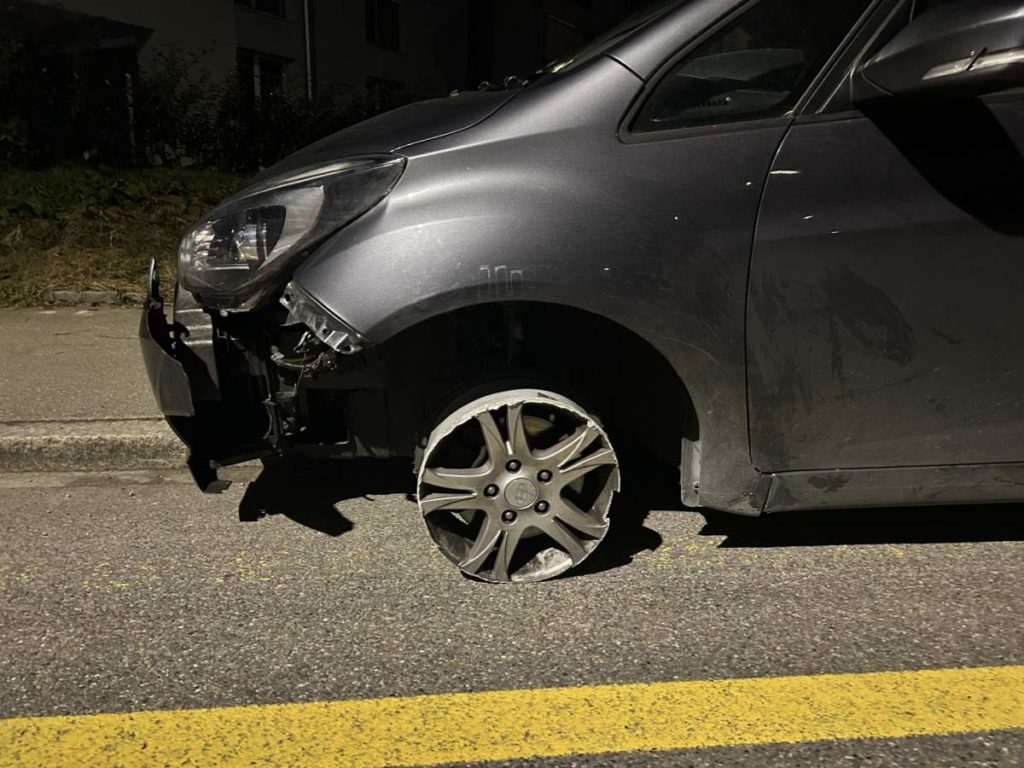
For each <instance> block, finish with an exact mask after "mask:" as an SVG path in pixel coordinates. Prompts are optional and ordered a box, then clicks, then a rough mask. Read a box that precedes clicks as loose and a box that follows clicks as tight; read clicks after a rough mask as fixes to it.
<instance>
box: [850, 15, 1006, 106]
mask: <svg viewBox="0 0 1024 768" xmlns="http://www.w3.org/2000/svg"><path fill="white" fill-rule="evenodd" d="M1019 85H1024V0H958V1H956V2H949V3H945V4H943V5H939V6H936V7H935V8H932V9H931V10H929V11H926V12H925V13H922V14H921V15H920V16H918V17H917V18H916V19H914V20H913V21H912V22H911V23H910V24H909V25H908V26H907V27H905V28H904V29H903V30H902V31H901V32H900V33H899V34H897V35H896V37H894V38H893V39H892V40H891V41H890V42H889V43H888V44H887V45H886V46H885V47H884V48H882V50H881V51H879V52H878V53H877V54H876V55H875V56H874V57H873V58H872V59H870V60H869V61H868V62H867V63H865V64H863V65H862V66H861V67H860V68H859V69H858V70H857V72H856V73H855V74H854V79H853V100H854V102H855V103H858V104H864V103H869V102H873V101H877V100H879V99H883V98H888V97H893V96H895V97H928V96H936V97H957V96H982V95H984V94H986V93H994V92H996V91H1001V90H1005V89H1007V88H1013V87H1015V86H1019Z"/></svg>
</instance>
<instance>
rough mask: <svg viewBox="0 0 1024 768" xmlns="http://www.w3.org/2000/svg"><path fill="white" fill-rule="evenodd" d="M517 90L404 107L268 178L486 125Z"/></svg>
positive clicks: (315, 148)
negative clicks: (488, 119)
mask: <svg viewBox="0 0 1024 768" xmlns="http://www.w3.org/2000/svg"><path fill="white" fill-rule="evenodd" d="M517 93H519V91H518V90H514V91H471V92H467V93H458V94H455V95H452V96H449V97H448V98H445V99H431V100H429V101H421V102H417V103H415V104H409V105H407V106H404V107H400V108H398V109H395V110H393V111H391V112H386V113H384V114H383V115H378V116H377V117H373V118H370V119H369V120H364V121H363V122H361V123H357V124H356V125H353V126H352V127H350V128H346V129H345V130H343V131H339V132H338V133H335V134H332V135H330V136H328V137H327V138H325V139H321V140H320V141H318V142H316V143H315V144H310V145H309V146H308V147H306V148H304V149H300V150H299V151H298V152H296V153H295V154H293V155H290V156H288V157H286V158H285V159H284V160H282V161H281V162H279V163H277V164H276V165H274V166H273V167H271V168H268V169H267V170H266V171H265V172H264V173H262V174H260V176H261V177H263V176H271V175H277V174H281V173H287V172H288V171H291V170H294V169H297V168H302V167H306V166H311V165H318V164H321V163H328V162H333V161H337V160H339V159H341V158H345V157H353V156H355V155H371V154H381V153H388V152H394V151H395V150H398V149H401V148H402V147H407V146H409V145H410V144H419V143H420V142H424V141H430V140H431V139H437V138H440V137H442V136H448V135H450V134H453V133H458V132H459V131H464V130H466V129H467V128H472V127H473V126H474V125H477V124H479V123H481V122H482V121H484V120H486V119H487V118H488V117H490V116H491V115H493V114H494V113H495V112H497V111H498V110H499V109H501V107H502V106H503V105H505V104H506V103H507V102H508V101H509V100H511V99H512V98H513V97H514V96H515V95H516V94H517Z"/></svg>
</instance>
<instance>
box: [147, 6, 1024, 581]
mask: <svg viewBox="0 0 1024 768" xmlns="http://www.w3.org/2000/svg"><path fill="white" fill-rule="evenodd" d="M972 51H974V53H973V54H972V53H971V52H972ZM977 51H982V52H983V53H982V54H980V55H979V54H977ZM1022 73H1024V2H1013V1H1011V0H997V1H996V2H989V3H972V2H961V3H958V2H951V3H943V2H931V3H920V2H919V3H917V4H916V5H915V4H914V3H911V2H907V1H906V0H841V2H837V3H835V4H833V5H832V6H830V10H829V11H828V12H821V11H820V6H817V5H815V4H814V3H812V2H810V0H802V1H799V2H781V0H755V1H754V2H749V1H744V2H740V0H691V1H690V2H662V3H660V4H656V6H655V7H654V8H653V9H651V10H649V11H647V12H646V13H645V14H642V15H639V16H637V17H635V18H633V19H631V20H629V21H627V22H626V23H624V24H623V25H622V26H620V27H618V28H616V29H615V30H612V31H611V32H610V33H608V34H607V35H606V36H604V37H603V38H601V39H599V40H598V41H597V42H595V43H593V44H591V45H589V46H587V47H585V48H584V49H582V50H581V52H579V53H578V54H577V55H576V56H574V57H570V58H568V59H566V60H563V61H561V62H556V63H555V64H553V65H552V66H550V67H548V68H547V69H546V70H545V71H542V73H539V74H538V76H536V77H534V78H533V79H532V81H530V82H524V81H521V80H517V79H512V80H511V81H510V82H509V84H508V87H507V88H506V89H505V90H501V91H487V92H480V93H464V94H457V95H453V96H452V97H450V98H449V99H446V100H438V101H435V102H428V103H426V104H424V105H414V106H412V107H407V108H404V109H403V110H399V111H397V112H395V113H391V114H389V115H384V116H382V117H379V118H375V119H374V120H372V121H369V122H367V123H364V124H362V125H360V126H356V127H354V128H352V129H349V130H347V131H343V132H342V133H340V134H337V135H336V136H334V137H329V138H328V139H325V140H324V141H322V142H319V143H318V144H316V145H314V146H313V147H311V148H309V149H307V150H304V151H302V152H300V153H298V154H297V155H295V156H293V157H291V158H288V159H286V160H285V161H283V162H282V163H280V164H279V165H278V166H275V167H274V168H271V169H269V170H268V171H266V172H264V173H263V174H262V175H261V176H260V177H258V178H257V179H256V180H255V181H254V183H253V185H252V186H250V187H249V188H248V189H247V190H246V191H244V192H242V193H240V194H239V195H238V196H236V197H235V198H232V199H230V200H229V201H226V202H225V204H224V205H223V206H221V207H219V208H218V209H217V210H216V211H214V212H212V213H211V215H210V216H209V217H208V219H207V220H206V221H205V222H201V223H200V224H198V225H197V227H196V229H195V230H193V232H192V233H190V235H189V237H188V238H186V241H185V243H184V244H183V247H182V248H183V249H182V266H181V274H180V276H179V285H178V286H177V289H176V297H177V300H176V313H175V318H173V320H174V321H176V322H174V324H172V325H170V326H168V325H167V324H166V321H165V320H164V319H163V316H162V312H163V307H162V300H161V298H160V295H159V286H158V285H156V284H155V279H154V280H153V284H152V285H151V297H150V301H149V303H148V309H147V315H146V317H145V318H144V322H143V337H144V345H145V348H146V352H147V354H146V360H147V365H148V366H149V369H150V373H151V377H152V378H153V381H154V385H155V389H156V391H157V395H158V399H159V400H160V401H161V403H162V405H163V406H164V410H165V412H166V413H167V414H168V418H169V420H170V421H171V423H172V425H173V426H174V427H175V429H176V430H177V431H178V433H179V434H180V435H181V436H182V437H183V439H184V440H185V441H186V443H188V445H189V447H190V451H191V459H190V467H191V468H192V470H193V473H194V474H195V476H196V479H197V481H198V482H199V484H200V486H202V487H203V488H204V489H205V490H219V489H221V488H223V487H224V485H225V484H224V483H223V482H221V481H220V480H219V479H218V476H217V471H218V469H219V468H220V467H222V466H225V465H228V464H231V463H234V462H237V461H242V460H246V459H250V458H256V457H259V458H264V459H265V460H268V461H272V460H275V459H285V458H302V457H312V456H320V455H326V456H332V457H336V458H353V457H362V456H371V457H385V456H409V457H411V458H412V457H415V462H416V463H415V469H416V472H417V482H418V483H420V486H419V487H418V494H419V498H420V504H421V508H422V509H423V512H424V515H425V517H426V519H427V520H428V526H430V525H432V523H431V520H432V516H433V515H435V514H436V513H438V511H440V512H443V513H444V515H445V516H446V517H445V521H443V524H441V526H440V528H437V527H434V528H431V533H432V534H433V535H434V537H435V540H437V541H438V542H439V545H440V546H441V547H442V550H444V551H445V554H446V555H447V556H448V557H449V558H450V559H452V560H453V562H455V563H456V564H457V565H459V567H460V568H462V569H463V571H465V572H467V573H469V574H470V575H472V576H475V577H479V578H483V579H485V580H491V581H506V580H509V581H515V580H537V579H540V578H548V577H550V576H552V575H555V573H556V572H561V570H564V569H565V568H568V567H572V566H574V565H576V564H578V562H579V561H580V560H581V559H582V558H583V557H585V556H586V554H589V552H590V551H591V550H592V549H593V547H592V546H591V545H592V544H594V540H595V539H596V540H597V541H599V540H600V539H601V538H603V536H604V534H605V532H606V528H607V519H606V518H607V515H606V512H607V501H608V500H609V499H610V498H611V494H613V493H614V491H615V490H616V489H617V488H618V477H619V472H620V466H619V464H618V463H617V462H618V460H619V457H620V455H621V454H623V451H621V450H616V448H617V447H618V446H619V445H622V444H625V445H629V446H630V451H633V450H634V449H635V451H636V453H637V455H639V456H642V457H644V460H649V461H653V462H669V463H671V464H672V465H674V466H676V467H678V468H679V475H680V489H681V496H682V498H683V500H684V501H685V502H686V503H687V504H691V505H700V506H706V507H710V508H715V509H720V510H725V511H730V512H735V513H740V514H760V513H762V512H771V511H780V510H790V509H808V508H825V507H840V506H866V505H901V504H917V503H955V502H970V501H1015V500H1024V387H1022V386H1021V385H1022V383H1024V382H1022V380H1021V379H1022V376H1024V374H1022V373H1021V372H1022V371H1024V366H1022V365H1021V363H1022V362H1024V360H1022V357H1024V343H1022V342H1024V338H1022V335H1024V330H1022V329H1024V304H1022V303H1021V302H1020V301H1019V300H1018V299H1017V294H1018V293H1019V291H1020V287H1021V286H1022V285H1024V259H1022V258H1021V254H1022V253H1024V224H1022V222H1024V160H1022V154H1024V89H1022V86H1024V74H1022ZM190 340H194V341H190ZM183 374H184V375H183ZM182 382H187V383H188V391H185V392H174V391H173V389H174V387H177V389H183V388H184V387H185V384H183V383H182ZM530 392H535V394H534V395H530V394H529V393H530ZM545 409H548V410H549V411H550V412H547V411H545ZM463 412H464V413H466V414H469V415H468V416H466V418H465V421H464V423H463V422H459V421H458V419H456V421H457V422H458V423H454V422H452V418H453V414H458V413H463ZM441 424H444V425H445V428H444V430H442V431H438V430H439V425H441ZM492 425H496V426H492ZM550 425H555V426H550ZM597 425H601V426H600V427H598V426H597ZM460 430H463V431H467V430H468V432H470V433H472V435H473V437H472V439H473V440H476V441H477V442H478V443H479V448H478V451H477V452H478V454H479V455H478V456H477V457H476V458H475V459H473V458H467V459H457V458H456V457H457V456H458V455H459V451H458V450H457V446H453V445H451V444H449V443H451V442H452V441H454V440H455V436H458V435H460V434H462V433H461V432H460ZM489 430H491V431H490V432H489ZM558 430H563V432H564V434H562V433H560V434H556V433H557V432H558ZM565 430H569V431H568V432H565ZM572 430H577V431H576V432H573V431H572ZM574 435H577V436H578V437H579V439H577V440H576V441H575V442H573V441H572V440H570V438H572V437H573V436H574ZM583 437H586V440H583ZM492 438H493V439H492ZM460 439H461V440H463V442H465V435H463V436H462V437H461V438H460ZM446 441H447V442H446ZM591 441H592V442H593V444H592V445H591ZM620 441H621V442H620ZM471 442H472V440H471ZM570 443H571V445H570ZM598 445H601V446H603V447H601V448H598V447H596V446H598ZM588 446H589V447H588ZM570 449H571V450H570ZM517 450H518V451H519V452H518V453H517ZM560 451H562V452H564V455H563V453H561V452H560ZM499 454H500V455H499ZM555 458H558V459H559V461H561V462H562V463H561V464H559V463H557V462H556V463H555V464H552V463H551V461H554V459H555ZM457 460H462V461H465V462H468V464H465V465H459V469H458V471H457V472H453V471H449V470H450V469H451V467H449V466H448V465H447V464H444V462H449V463H450V462H454V461H457ZM438 462H441V463H440V464H439V463H438ZM545 462H547V463H545ZM510 467H515V469H509V468H510ZM573 467H575V469H574V470H573ZM524 473H525V474H524ZM530 473H533V474H530ZM563 473H564V474H566V482H565V488H567V489H568V490H564V489H563V490H560V491H558V492H557V493H556V492H555V491H551V493H552V494H554V495H552V496H551V497H550V499H549V498H548V497H547V496H545V493H547V492H548V490H547V486H546V484H550V485H551V487H552V488H554V487H555V486H558V487H559V488H562V485H560V484H559V477H560V476H561V474H563ZM552 474H553V475H554V479H553V480H552V479H550V476H551V475H552ZM569 475H572V477H573V482H572V483H570V482H569ZM471 476H472V477H473V478H474V480H473V481H472V482H470V481H469V480H467V479H466V478H468V477H471ZM541 476H544V477H548V478H549V479H548V480H538V479H537V478H538V477H541ZM585 476H586V477H585ZM524 477H526V480H524V479H523V478H524ZM587 478H589V479H587ZM594 478H603V479H602V480H601V481H600V482H598V480H595V479H594ZM527 481H528V482H527ZM626 481H627V482H628V476H627V479H626ZM589 486H593V493H592V496H593V508H592V509H590V508H583V509H582V513H583V514H584V517H577V516H575V512H574V511H573V509H577V508H578V507H579V505H580V504H581V503H582V502H581V501H580V499H583V498H585V497H587V494H588V493H589V491H587V488H588V487H589ZM511 489H515V493H512V490H511ZM442 492H443V493H442ZM444 493H447V494H448V496H444ZM560 494H568V496H562V495H560ZM449 497H451V498H449ZM569 497H572V499H573V501H572V505H571V508H569V507H567V511H565V510H563V511H562V512H559V509H561V507H560V506H559V505H561V504H562V503H563V502H566V500H567V499H569ZM523 499H529V500H530V504H533V505H534V506H533V507H532V508H530V509H527V508H525V507H524V508H520V505H519V504H518V501H520V500H523ZM512 500H516V501H515V503H513V501H512ZM549 502H550V503H549ZM460 505H461V506H460ZM527 506H529V505H527ZM506 507H507V508H506ZM584 507H586V505H584ZM601 510H603V511H601ZM577 511H579V509H577ZM586 515H590V517H586ZM551 516H554V517H555V518H557V519H558V520H559V521H560V522H559V524H558V525H557V526H555V525H553V524H551V523H550V522H549V518H550V517H551ZM449 518H451V519H449ZM453 519H454V522H452V520H453ZM492 523H493V525H492ZM449 524H451V525H463V524H465V525H467V526H469V528H470V529H471V530H470V531H469V532H468V533H466V532H463V533H453V532H452V531H450V530H448V528H447V527H445V526H447V525H449ZM564 526H568V530H569V532H570V533H571V534H572V535H573V536H575V537H576V538H574V539H572V540H570V539H565V540H564V541H563V540H562V539H563V535H564V534H565V531H563V530H562V528H563V527H564ZM453 536H454V537H455V538H452V537H453ZM459 536H463V538H464V541H463V540H462V539H459V538H458V537H459ZM545 536H547V537H549V538H550V539H551V541H550V542H549V543H551V544H552V547H551V548H550V549H548V550H545V549H544V547H543V546H541V545H540V544H537V541H538V540H539V539H544V537H545ZM520 541H527V542H533V544H531V545H530V546H529V547H527V549H529V548H530V547H532V549H535V550H537V551H536V552H532V550H531V552H532V554H531V553H527V554H523V555H517V554H515V553H514V552H513V551H512V550H513V549H515V547H516V546H517V545H518V543H519V542H520ZM453 542H454V543H453ZM581 542H582V546H581ZM449 545H451V546H449ZM488 547H493V551H492V550H491V549H488ZM559 553H561V555H565V556H564V557H560V556H559ZM528 557H531V558H532V559H531V560H529V561H527V558H528Z"/></svg>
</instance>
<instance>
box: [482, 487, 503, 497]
mask: <svg viewBox="0 0 1024 768" xmlns="http://www.w3.org/2000/svg"><path fill="white" fill-rule="evenodd" d="M499 490H500V489H499V488H498V486H496V485H488V486H487V487H486V488H484V496H486V497H487V498H489V499H493V498H494V497H495V496H497V495H498V492H499Z"/></svg>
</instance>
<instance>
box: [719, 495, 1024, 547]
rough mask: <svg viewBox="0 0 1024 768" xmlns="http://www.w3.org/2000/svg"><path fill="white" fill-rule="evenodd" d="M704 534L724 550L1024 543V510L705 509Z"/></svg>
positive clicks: (1018, 507)
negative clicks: (754, 512) (747, 512)
mask: <svg viewBox="0 0 1024 768" xmlns="http://www.w3.org/2000/svg"><path fill="white" fill-rule="evenodd" d="M701 514H702V515H704V519H705V523H706V524H705V526H704V528H703V529H702V530H701V532H700V533H701V535H702V536H724V537H725V540H724V541H723V542H722V543H721V545H720V546H722V547H808V546H828V545H838V544H937V543H955V542H977V541H1024V506H1021V505H1019V504H1013V505H1000V504H995V505H991V506H964V507H901V508H892V509H854V510H822V511H815V512H780V513H778V514H775V515H766V516H764V517H736V516H733V515H729V514H725V513H722V512H712V511H708V510H702V511H701Z"/></svg>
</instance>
